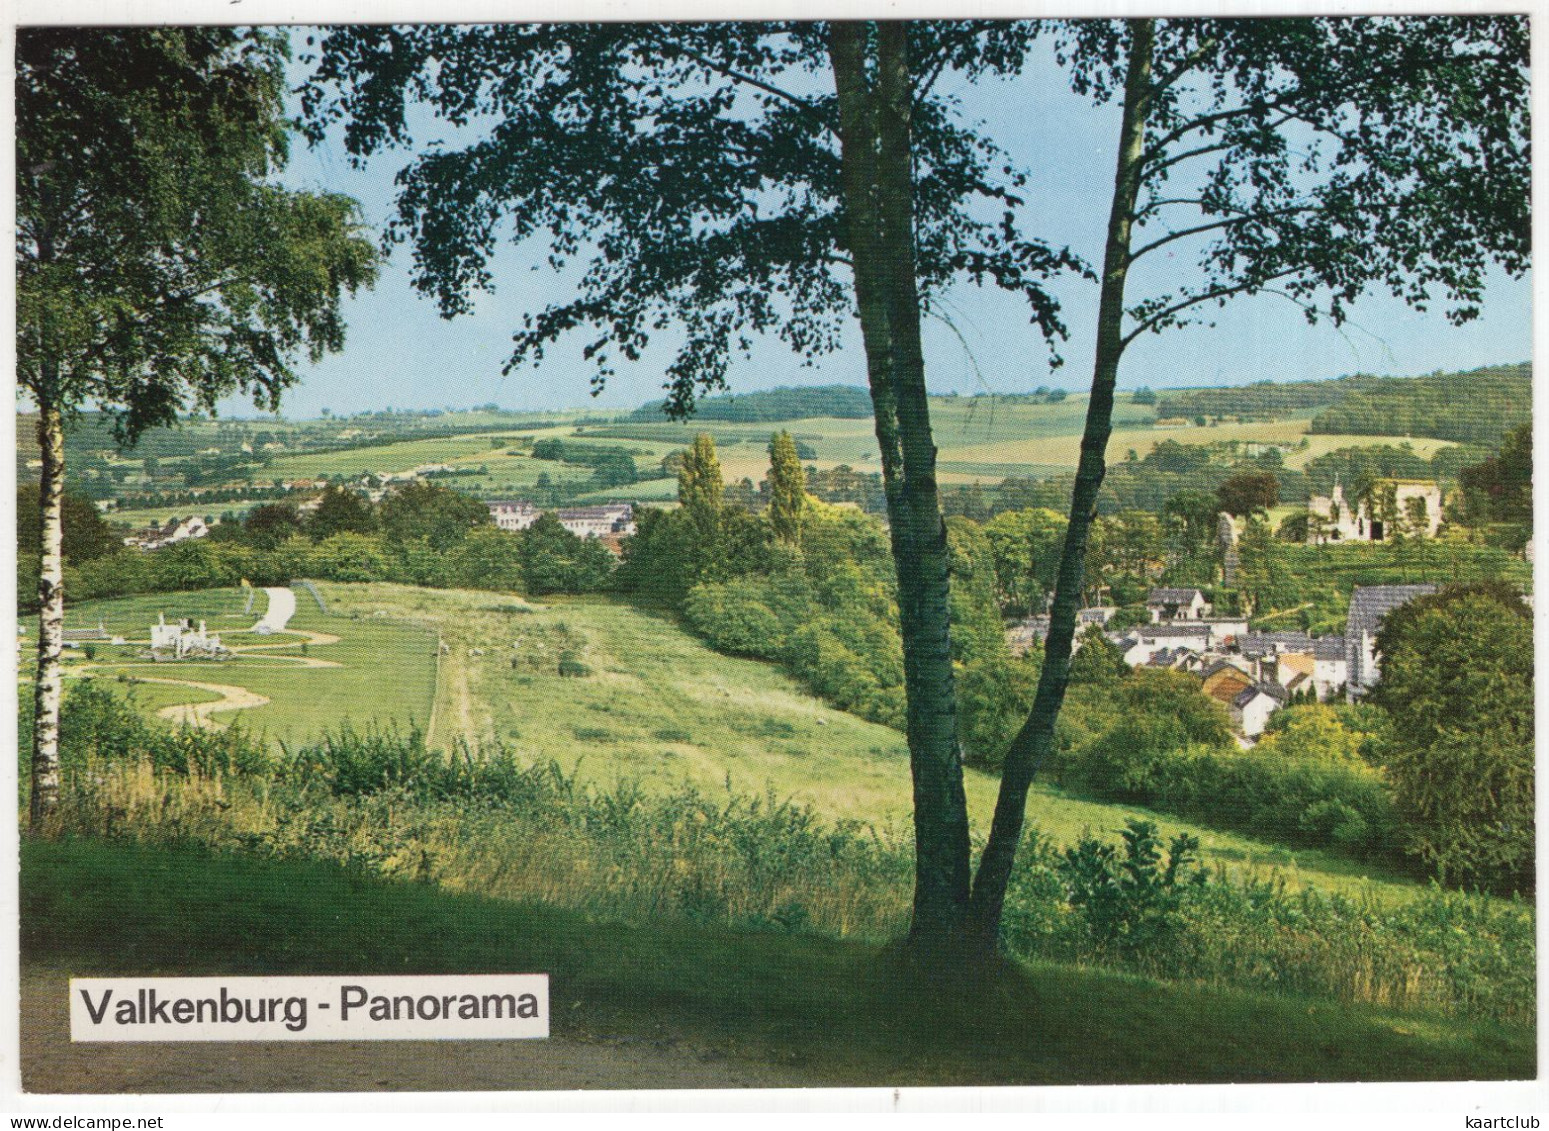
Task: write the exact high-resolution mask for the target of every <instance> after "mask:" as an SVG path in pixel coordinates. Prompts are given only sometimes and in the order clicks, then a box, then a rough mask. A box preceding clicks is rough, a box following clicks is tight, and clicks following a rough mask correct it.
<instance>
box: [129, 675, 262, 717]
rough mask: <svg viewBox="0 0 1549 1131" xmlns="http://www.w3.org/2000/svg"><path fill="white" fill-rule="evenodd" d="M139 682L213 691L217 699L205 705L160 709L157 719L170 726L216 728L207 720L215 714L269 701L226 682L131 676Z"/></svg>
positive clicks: (173, 705)
mask: <svg viewBox="0 0 1549 1131" xmlns="http://www.w3.org/2000/svg"><path fill="white" fill-rule="evenodd" d="M135 678H136V679H137V680H139V681H140V682H141V683H164V684H170V685H172V686H174V687H196V688H198V689H199V690H200V691H210V692H214V693H215V694H216V695H219V696H221V698H219V699H212V700H210V701H209V702H208V703H174V704H172V706H170V707H163V708H162V709H161V710H159V711H157V712H156V717H157V718H160V719H170V720H171V721H172V722H174V723H178V724H180V725H181V724H185V723H186V724H187V725H189V726H195V727H209V728H214V727H218V726H220V725H221V724H220V723H217V722H216V721H215V720H214V719H212V718H210V716H211V715H213V714H215V713H216V712H217V711H245V710H248V709H249V708H252V707H262V706H263V705H264V704H265V703H267V702H269V697H268V696H267V695H260V694H258V693H257V692H256V691H249V690H248V689H247V688H245V687H233V686H232V685H231V684H229V683H195V682H194V681H193V680H191V679H158V678H156V677H155V676H143V675H142V676H135Z"/></svg>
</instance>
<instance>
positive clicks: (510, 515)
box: [486, 499, 635, 553]
mask: <svg viewBox="0 0 1549 1131" xmlns="http://www.w3.org/2000/svg"><path fill="white" fill-rule="evenodd" d="M486 505H487V506H488V507H489V514H490V517H491V518H492V519H494V520H495V525H496V526H498V527H500V529H502V530H513V531H516V530H526V529H528V528H529V527H530V526H532V524H533V523H535V522H537V521H538V516H539V515H541V514H542V513H543V511H541V510H540V509H539V508H538V507H536V506H535V505H533V504H532V503H530V502H528V501H527V500H526V499H496V500H492V501H490V502H489V503H487V504H486ZM555 514H556V517H558V519H559V524H560V525H561V526H563V527H564V528H565V529H566V530H568V531H570V533H572V534H574V535H575V536H576V537H577V538H593V539H600V540H602V541H603V542H604V543H605V544H606V545H607V546H608V548H609V549H611V550H613V551H614V552H615V553H617V552H618V547H619V544H620V539H623V538H628V537H630V536H631V535H632V534H634V533H635V508H634V504H633V503H604V504H602V505H600V506H594V507H566V508H564V509H562V510H559V511H557V512H555Z"/></svg>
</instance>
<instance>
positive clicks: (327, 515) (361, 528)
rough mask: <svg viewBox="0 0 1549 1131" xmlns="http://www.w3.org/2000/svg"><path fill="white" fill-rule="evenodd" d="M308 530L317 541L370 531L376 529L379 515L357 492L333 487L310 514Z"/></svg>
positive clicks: (326, 491)
mask: <svg viewBox="0 0 1549 1131" xmlns="http://www.w3.org/2000/svg"><path fill="white" fill-rule="evenodd" d="M306 529H307V534H308V536H310V537H312V538H314V539H316V540H318V541H321V540H323V539H325V538H331V537H332V536H334V535H336V534H370V533H372V532H373V531H374V530H375V529H376V515H375V514H374V513H373V512H372V510H371V504H370V503H369V502H367V501H366V499H365V498H364V497H363V496H362V495H360V494H359V493H358V492H355V491H351V490H349V489H348V488H346V487H339V486H330V487H327V488H325V489H324V491H323V494H322V497H321V498H320V499H318V502H317V507H316V508H315V509H314V510H313V511H312V513H311V514H310V515H308V516H307V520H306Z"/></svg>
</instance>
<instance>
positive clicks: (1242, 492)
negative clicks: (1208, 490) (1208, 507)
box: [1216, 472, 1280, 518]
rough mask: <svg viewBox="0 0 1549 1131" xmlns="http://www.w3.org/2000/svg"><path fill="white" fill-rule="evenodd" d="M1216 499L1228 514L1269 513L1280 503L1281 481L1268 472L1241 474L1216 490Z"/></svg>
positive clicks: (1234, 476)
mask: <svg viewBox="0 0 1549 1131" xmlns="http://www.w3.org/2000/svg"><path fill="white" fill-rule="evenodd" d="M1216 498H1217V499H1218V500H1219V502H1220V504H1221V509H1222V510H1223V511H1225V512H1226V513H1227V514H1230V515H1236V516H1238V517H1239V518H1240V517H1242V516H1243V515H1250V514H1253V513H1254V512H1255V511H1267V510H1269V508H1270V507H1273V506H1274V505H1275V504H1276V503H1278V502H1279V501H1280V481H1279V480H1278V479H1276V478H1275V477H1274V476H1273V475H1271V474H1269V473H1268V472H1240V473H1238V474H1236V475H1233V476H1232V477H1231V478H1230V479H1228V480H1227V481H1226V482H1224V483H1222V484H1221V486H1219V487H1217V488H1216Z"/></svg>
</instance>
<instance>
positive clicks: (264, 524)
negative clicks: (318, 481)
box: [242, 503, 302, 550]
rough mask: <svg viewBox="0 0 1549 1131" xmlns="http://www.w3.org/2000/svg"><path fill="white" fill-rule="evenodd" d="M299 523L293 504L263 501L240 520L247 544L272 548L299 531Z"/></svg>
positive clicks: (297, 512)
mask: <svg viewBox="0 0 1549 1131" xmlns="http://www.w3.org/2000/svg"><path fill="white" fill-rule="evenodd" d="M301 525H302V523H301V514H300V512H299V511H297V510H296V507H295V505H294V504H292V503H265V504H263V505H262V506H257V507H254V508H253V509H252V510H250V511H249V512H248V513H247V517H246V518H244V519H243V520H242V533H243V536H244V537H245V538H246V540H247V542H248V544H249V545H252V546H256V547H258V548H259V549H260V550H272V549H274V548H275V547H276V546H278V545H279V544H280V543H281V542H283V541H285V540H286V539H287V538H291V537H294V536H295V535H297V534H299V533H301Z"/></svg>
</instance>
